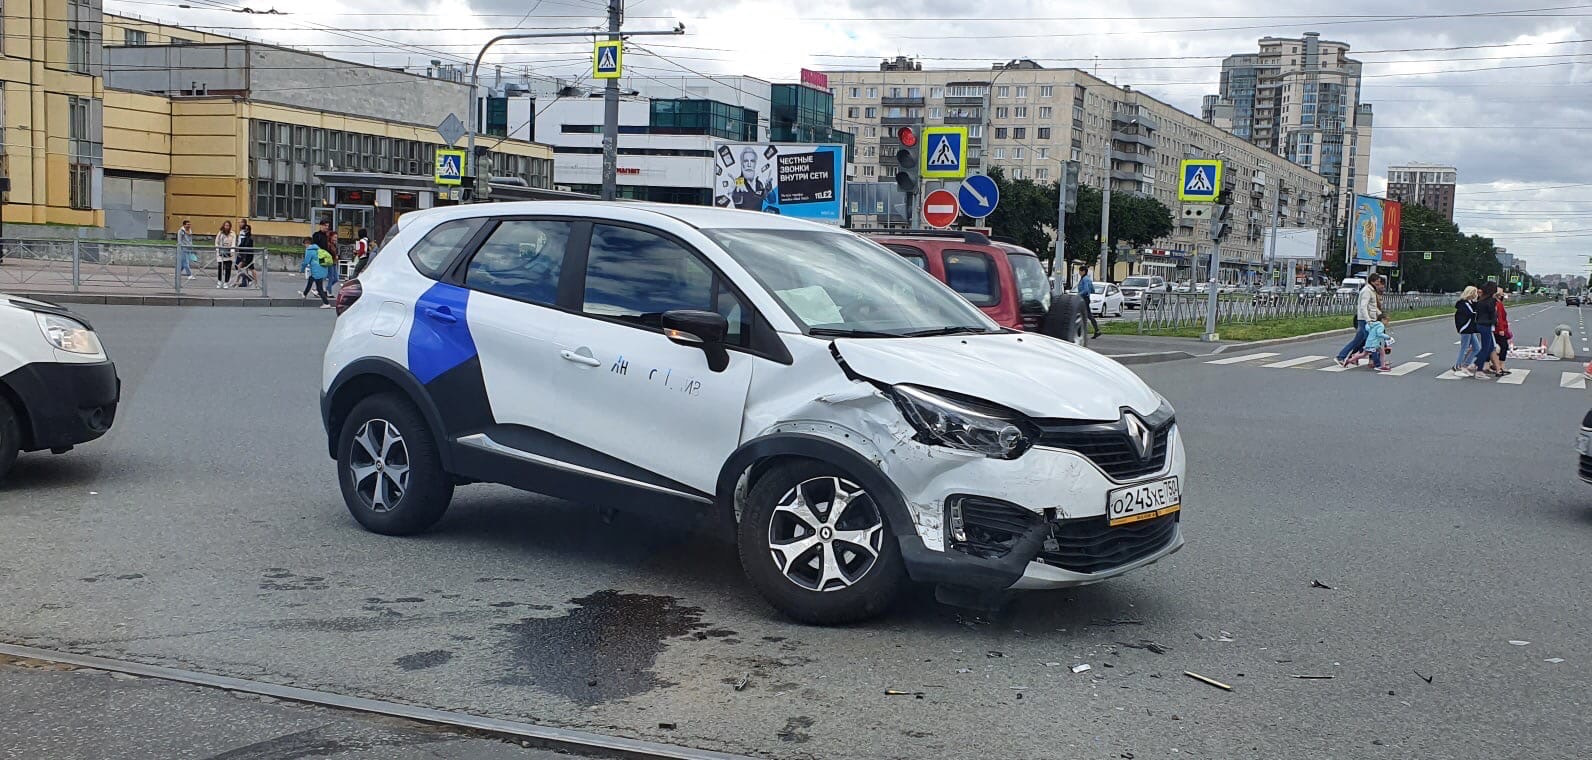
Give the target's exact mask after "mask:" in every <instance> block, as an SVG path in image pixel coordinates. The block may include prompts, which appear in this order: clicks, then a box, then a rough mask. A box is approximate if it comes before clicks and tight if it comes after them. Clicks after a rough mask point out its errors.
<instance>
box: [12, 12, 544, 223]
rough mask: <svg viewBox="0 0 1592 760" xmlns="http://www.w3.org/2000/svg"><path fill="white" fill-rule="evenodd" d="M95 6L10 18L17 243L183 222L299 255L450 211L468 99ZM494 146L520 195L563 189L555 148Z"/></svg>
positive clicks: (442, 88) (497, 165)
mask: <svg viewBox="0 0 1592 760" xmlns="http://www.w3.org/2000/svg"><path fill="white" fill-rule="evenodd" d="M98 3H99V0H93V1H92V3H90V2H83V3H78V2H74V1H70V0H31V2H22V3H17V2H8V3H5V4H4V12H5V14H6V15H5V18H4V24H5V26H4V30H5V33H6V34H5V37H4V40H5V42H4V47H3V50H4V53H5V55H4V57H3V58H0V95H3V97H0V125H3V126H4V128H5V129H4V140H3V141H0V142H3V144H4V146H5V152H4V155H3V158H0V160H3V162H4V163H3V164H0V168H3V171H4V175H5V176H6V177H9V178H10V179H11V191H10V192H9V193H7V194H6V196H5V198H4V204H3V213H4V217H3V219H4V222H5V224H6V230H5V232H6V234H7V235H8V236H19V237H23V236H29V235H50V236H54V235H57V234H60V233H61V230H60V229H59V227H56V225H70V226H73V227H82V228H89V230H88V232H89V234H91V235H94V236H97V237H104V238H114V239H123V238H159V237H165V236H168V235H169V234H171V233H172V232H173V231H175V230H176V229H177V227H178V226H179V225H180V224H181V222H182V220H183V219H190V220H192V221H193V223H194V228H195V229H196V230H198V231H200V232H201V233H207V234H213V233H214V231H215V230H216V229H217V228H218V227H219V226H220V223H221V222H222V221H224V220H228V219H231V220H234V221H236V220H238V219H249V220H251V222H252V224H253V227H254V232H255V235H256V236H257V237H261V238H267V239H269V238H278V239H288V240H291V239H294V238H297V237H299V236H302V235H304V234H306V232H307V231H308V230H309V226H310V223H311V221H312V219H321V218H326V217H333V218H335V220H336V221H337V223H338V225H339V227H340V228H342V231H343V232H344V233H345V235H352V232H353V230H354V229H355V228H357V227H359V226H367V227H370V228H372V229H373V230H379V229H381V228H383V227H384V226H385V225H386V224H390V222H391V220H392V219H393V218H394V216H395V215H396V214H400V213H402V212H404V211H406V210H410V209H416V208H427V207H429V206H431V205H441V204H445V203H450V202H453V200H452V199H450V198H448V197H447V196H448V193H447V188H439V187H438V186H436V185H435V184H433V182H432V170H433V165H434V156H435V151H436V149H438V148H440V147H444V145H443V141H442V139H441V138H440V137H439V136H438V135H437V133H436V124H437V123H439V122H440V121H441V120H442V118H443V117H444V116H446V115H447V113H448V112H449V111H450V110H451V111H456V112H459V113H465V112H467V111H466V109H467V108H468V103H467V96H468V88H467V87H466V86H465V85H462V84H459V83H457V82H453V81H447V80H443V79H437V78H431V77H426V76H419V75H414V74H407V73H403V72H400V71H394V70H392V69H386V68H380V67H373V66H366V65H361V64H357V63H352V62H348V61H340V60H336V59H330V58H326V57H324V56H319V55H314V54H310V53H304V52H300V51H296V50H290V49H287V48H282V47H277V46H271V45H265V44H261V43H255V42H247V41H243V40H238V39H233V38H229V37H224V36H220V35H215V34H208V33H204V32H200V31H196V30H191V29H184V28H181V27H176V26H171V25H165V24H159V23H156V22H152V21H145V20H142V19H135V18H129V17H120V16H113V15H108V14H107V15H103V16H102V14H101V13H100V8H99V4H98ZM102 22H103V23H102ZM19 29H27V30H29V33H28V34H18V33H17V30H19ZM101 29H103V34H104V36H103V39H102V38H101ZM486 146H487V147H490V149H491V150H490V152H489V154H488V156H487V158H486V161H487V165H488V166H490V168H491V171H492V174H493V176H494V177H495V178H496V179H497V180H498V181H500V182H505V183H509V184H510V185H511V187H509V188H508V191H509V192H514V191H517V190H518V189H519V188H526V189H533V188H550V187H551V186H552V150H551V148H549V147H548V146H545V145H541V144H537V143H532V142H526V141H522V140H507V139H504V140H499V139H495V138H494V139H493V140H491V141H489V142H487V143H486ZM328 178H335V182H333V181H329V180H328ZM495 187H496V185H494V188H495Z"/></svg>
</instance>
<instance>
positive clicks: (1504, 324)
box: [1492, 291, 1515, 377]
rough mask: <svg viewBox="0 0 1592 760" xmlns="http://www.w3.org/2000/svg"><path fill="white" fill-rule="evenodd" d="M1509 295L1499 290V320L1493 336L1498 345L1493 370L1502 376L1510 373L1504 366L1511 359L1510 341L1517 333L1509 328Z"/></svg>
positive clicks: (1494, 327) (1494, 326)
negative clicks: (1506, 301) (1507, 303)
mask: <svg viewBox="0 0 1592 760" xmlns="http://www.w3.org/2000/svg"><path fill="white" fill-rule="evenodd" d="M1506 298H1507V296H1506V295H1505V294H1504V292H1503V291H1498V322H1497V323H1496V324H1494V325H1493V338H1494V339H1495V340H1494V342H1495V343H1496V344H1497V346H1498V352H1497V353H1495V354H1493V356H1492V371H1493V373H1494V374H1496V375H1498V376H1499V377H1502V376H1504V375H1507V374H1509V370H1508V369H1506V368H1505V367H1504V362H1505V361H1507V360H1508V359H1509V341H1511V340H1513V339H1514V337H1515V334H1514V332H1513V331H1511V330H1510V329H1509V312H1508V311H1507V310H1506V309H1504V300H1505V299H1506Z"/></svg>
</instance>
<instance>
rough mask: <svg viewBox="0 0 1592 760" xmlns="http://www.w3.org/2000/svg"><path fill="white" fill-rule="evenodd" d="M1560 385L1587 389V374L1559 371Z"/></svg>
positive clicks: (1561, 386)
mask: <svg viewBox="0 0 1592 760" xmlns="http://www.w3.org/2000/svg"><path fill="white" fill-rule="evenodd" d="M1559 387H1560V388H1576V389H1580V390H1585V389H1586V375H1583V374H1581V373H1580V372H1560V373H1559Z"/></svg>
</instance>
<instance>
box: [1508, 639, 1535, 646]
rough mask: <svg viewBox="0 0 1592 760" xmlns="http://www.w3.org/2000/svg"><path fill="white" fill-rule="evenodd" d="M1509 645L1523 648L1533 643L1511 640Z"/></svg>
mask: <svg viewBox="0 0 1592 760" xmlns="http://www.w3.org/2000/svg"><path fill="white" fill-rule="evenodd" d="M1509 643H1510V644H1513V645H1514V646H1517V647H1523V646H1525V645H1527V644H1530V643H1531V642H1529V641H1520V640H1518V639H1511V640H1510V642H1509Z"/></svg>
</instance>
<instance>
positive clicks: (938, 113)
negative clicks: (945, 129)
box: [929, 106, 945, 119]
mask: <svg viewBox="0 0 1592 760" xmlns="http://www.w3.org/2000/svg"><path fill="white" fill-rule="evenodd" d="M929 118H931V119H942V118H945V109H943V108H941V107H939V106H930V107H929Z"/></svg>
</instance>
